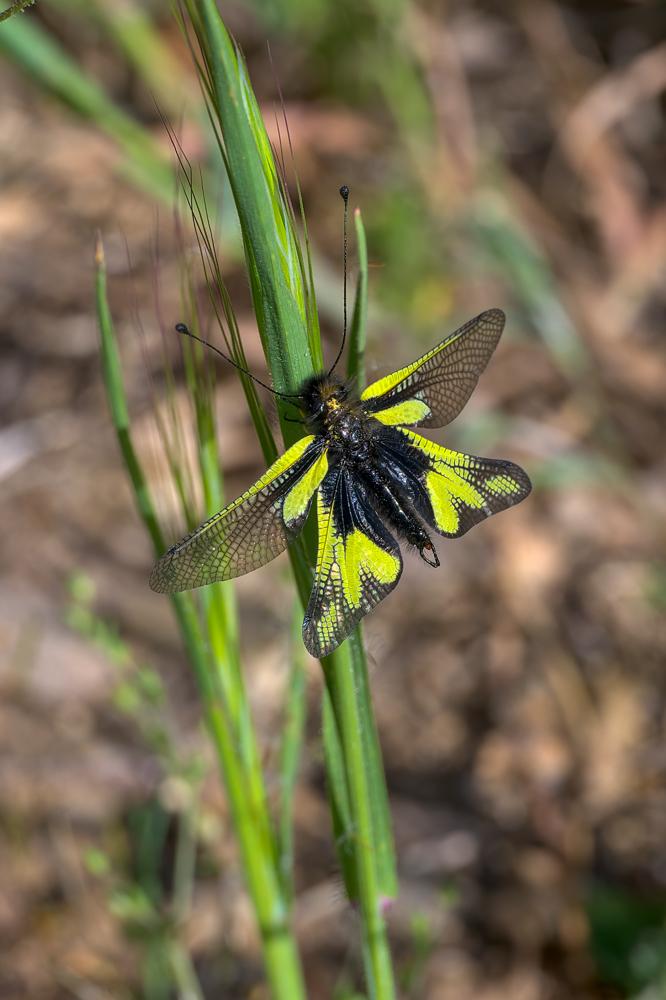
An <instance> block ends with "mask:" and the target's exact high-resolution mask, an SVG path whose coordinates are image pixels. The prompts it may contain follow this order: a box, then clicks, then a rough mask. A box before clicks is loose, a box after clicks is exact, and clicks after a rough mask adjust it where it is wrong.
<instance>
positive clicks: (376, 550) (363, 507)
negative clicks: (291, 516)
mask: <svg viewBox="0 0 666 1000" xmlns="http://www.w3.org/2000/svg"><path fill="white" fill-rule="evenodd" d="M317 523H318V528H319V546H318V553H317V569H316V574H315V581H314V586H313V589H312V594H311V596H310V601H309V603H308V607H307V610H306V612H305V620H304V622H303V642H304V643H305V647H306V649H307V650H308V651H309V652H310V653H312V655H313V656H316V657H318V658H321V657H322V656H326V655H328V653H330V652H332V651H333V650H334V649H335V648H336V646H339V645H340V643H341V642H342V641H343V640H344V639H346V638H347V636H348V635H349V633H350V632H351V631H352V629H353V628H354V626H355V625H356V624H357V622H359V621H360V620H361V618H363V617H364V615H367V614H368V612H369V611H371V610H372V609H373V608H374V607H375V606H376V605H377V604H379V602H380V601H381V600H382V599H383V598H384V597H386V595H387V594H388V593H390V591H391V590H393V588H394V587H395V585H396V583H397V582H398V580H399V579H400V574H401V572H402V559H401V557H400V549H399V547H398V543H397V542H396V540H395V538H393V537H392V535H390V534H389V532H388V531H387V530H386V528H385V527H384V525H383V524H382V522H381V520H380V519H379V517H378V516H377V514H376V513H375V511H374V510H373V508H372V506H371V505H370V502H369V499H368V495H367V492H366V490H365V487H364V486H363V485H362V484H361V483H359V482H358V481H357V480H355V479H354V477H353V476H352V475H351V474H349V473H348V472H346V471H345V470H344V469H337V470H333V471H331V472H329V474H328V476H327V478H326V480H325V481H324V483H323V484H322V487H321V489H320V491H319V493H318V496H317Z"/></svg>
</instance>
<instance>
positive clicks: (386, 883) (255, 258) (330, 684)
mask: <svg viewBox="0 0 666 1000" xmlns="http://www.w3.org/2000/svg"><path fill="white" fill-rule="evenodd" d="M184 2H185V6H186V9H187V12H188V15H189V23H190V24H191V26H192V28H193V30H194V33H195V34H196V40H197V42H198V45H199V49H200V52H201V63H200V64H199V69H200V73H201V77H202V84H203V89H204V92H205V94H206V96H207V99H208V102H209V111H210V115H211V120H212V122H213V125H214V128H215V130H216V134H217V135H218V140H219V146H220V152H221V155H222V159H223V162H224V165H225V168H226V170H227V172H228V175H229V183H230V187H231V190H232V192H233V196H234V201H235V203H236V208H237V211H238V216H239V220H240V224H241V230H242V233H243V243H244V248H245V254H246V260H247V266H248V271H249V275H250V282H251V287H252V294H253V304H254V308H255V313H256V317H257V324H258V327H259V332H260V335H261V338H262V343H263V345H264V350H265V352H266V356H267V359H268V363H269V366H270V369H271V373H272V376H273V381H274V384H275V386H276V388H277V389H278V390H280V391H286V392H294V391H296V390H297V389H298V387H299V386H300V385H301V384H302V382H303V380H304V379H305V378H307V377H308V376H310V375H312V374H313V373H314V370H315V362H319V358H318V357H316V356H315V355H317V354H318V351H313V350H312V348H311V343H310V339H309V337H308V329H310V330H311V329H312V324H311V323H310V324H309V323H308V311H307V310H308V303H310V304H311V305H312V304H313V301H314V299H313V295H314V291H313V289H312V288H308V290H307V293H306V291H305V289H306V287H308V286H307V281H308V274H307V271H306V270H305V269H304V268H303V267H302V261H303V257H302V255H300V254H299V253H298V250H297V247H296V238H295V235H294V233H293V227H292V225H291V216H290V213H289V211H288V209H287V206H286V202H285V198H284V194H283V192H282V189H281V186H280V183H279V178H278V174H277V170H276V167H275V163H274V160H273V155H272V150H271V147H270V143H269V142H268V138H267V136H266V132H265V128H264V126H263V122H262V120H261V116H260V113H259V109H258V106H257V103H256V98H255V96H254V94H253V92H252V89H251V86H250V83H249V79H248V75H247V69H246V67H245V64H244V62H243V59H242V56H241V54H240V53H239V51H238V49H237V48H236V46H235V45H234V43H233V41H232V40H231V38H230V36H229V34H228V32H227V30H226V27H225V25H224V23H223V21H222V19H221V17H220V14H219V11H218V9H217V6H216V4H215V2H214V0H184ZM195 52H196V50H195V48H194V46H193V53H195ZM361 294H362V293H361ZM364 313H365V310H364V308H363V299H362V297H361V299H360V300H359V310H358V329H357V333H358V338H357V342H358V343H359V344H362V343H363V338H364V326H365V316H364ZM361 327H363V328H362V329H361ZM315 346H316V347H317V348H318V346H319V345H315ZM358 360H359V359H358V357H357V361H358ZM279 410H280V416H281V422H282V430H283V436H284V437H285V441H286V443H287V444H289V443H291V442H292V441H293V440H295V439H296V438H297V437H299V436H300V434H301V433H302V432H299V431H297V430H295V425H294V424H293V423H288V422H287V421H285V420H284V419H283V418H284V416H285V413H284V411H283V407H282V406H279ZM290 556H291V561H292V566H293V568H294V574H295V578H296V581H297V586H298V591H299V595H300V598H301V601H302V603H303V605H305V604H306V603H307V600H308V597H309V592H310V588H311V583H312V571H311V566H312V565H313V564H314V558H315V549H314V546H313V544H312V539H309V545H308V551H307V553H303V550H302V549H301V548H300V547H297V546H294V547H292V549H291V551H290ZM323 665H324V671H325V675H326V683H327V689H328V697H329V700H330V706H331V711H330V712H329V711H328V709H327V710H326V711H327V717H326V718H327V727H326V728H327V733H328V736H329V739H330V741H331V744H332V745H333V747H334V752H333V753H332V754H330V755H327V759H330V760H331V761H333V760H335V761H336V762H338V763H339V762H340V761H342V762H343V763H342V766H336V767H335V768H334V769H332V771H331V772H329V784H333V785H334V786H335V787H334V788H333V790H332V796H331V797H332V799H333V800H334V801H336V802H337V803H339V809H338V812H337V816H336V820H335V822H336V826H337V825H338V824H340V825H341V826H342V827H346V829H344V832H343V840H344V842H345V845H347V846H349V845H351V848H352V850H351V851H346V850H345V852H343V853H342V854H341V860H342V863H343V868H344V867H345V866H347V868H348V869H349V870H348V871H345V884H346V886H347V889H348V892H350V898H352V899H353V900H356V899H359V901H360V909H361V918H362V919H361V932H362V934H361V936H362V942H363V957H364V967H365V972H366V978H367V982H368V989H369V992H370V995H371V997H373V998H377V1000H391V998H392V997H393V996H394V986H393V972H392V967H391V959H390V953H389V948H388V942H387V937H386V927H385V922H384V919H383V914H382V905H383V902H384V898H385V896H386V895H394V894H395V873H394V869H393V865H392V837H391V830H390V823H389V817H388V806H387V803H386V788H385V781H384V776H383V772H382V768H381V759H380V756H379V752H378V744H377V739H376V731H375V726H374V719H373V715H372V705H371V701H370V697H369V689H368V684H367V676H366V673H365V670H366V668H365V659H364V657H363V651H362V644H361V640H360V637H359V638H358V639H357V641H355V642H354V643H351V642H347V643H344V644H343V645H342V646H341V647H340V648H339V649H338V650H336V651H335V653H333V654H332V655H331V656H330V657H328V658H327V659H326V661H324V664H323ZM333 720H334V724H329V723H331V722H332V721H333ZM377 844H382V845H383V848H382V850H381V851H380V852H379V853H378V852H377ZM355 888H357V889H358V896H357V895H356V892H355V891H354V890H355ZM387 889H388V890H389V891H387Z"/></svg>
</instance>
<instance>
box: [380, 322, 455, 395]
mask: <svg viewBox="0 0 666 1000" xmlns="http://www.w3.org/2000/svg"><path fill="white" fill-rule="evenodd" d="M455 339H456V334H455V333H454V334H453V336H451V337H449V338H448V339H447V340H444V341H443V342H442V343H441V344H438V345H437V347H433V349H432V350H431V351H428V353H427V354H424V355H422V356H421V357H420V358H418V359H417V360H416V361H413V362H412V363H411V365H405V367H404V368H400V369H398V371H397V372H391V374H390V375H385V376H384V378H380V379H377V381H376V382H372V383H371V384H370V385H369V386H368V387H367V388H366V389H364V390H363V392H362V393H361V399H375V398H376V397H377V396H383V395H384V393H386V392H390V391H391V389H395V387H396V386H397V385H399V384H400V382H404V380H405V379H406V378H409V376H410V375H413V374H414V372H416V371H418V369H419V368H420V367H421V365H424V364H425V363H426V361H430V360H431V359H432V358H434V357H435V355H437V354H439V353H440V351H443V350H444V348H445V347H447V346H448V345H449V344H451V343H453V341H454V340H455Z"/></svg>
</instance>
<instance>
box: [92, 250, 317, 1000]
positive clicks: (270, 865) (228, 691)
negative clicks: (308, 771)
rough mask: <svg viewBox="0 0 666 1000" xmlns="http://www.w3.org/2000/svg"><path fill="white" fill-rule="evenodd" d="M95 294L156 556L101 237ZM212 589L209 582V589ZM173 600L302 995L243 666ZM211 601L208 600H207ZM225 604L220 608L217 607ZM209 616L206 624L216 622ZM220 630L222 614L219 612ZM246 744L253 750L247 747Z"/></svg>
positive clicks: (265, 921)
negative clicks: (243, 682)
mask: <svg viewBox="0 0 666 1000" xmlns="http://www.w3.org/2000/svg"><path fill="white" fill-rule="evenodd" d="M95 264H96V298H97V311H98V318H99V325H100V333H101V339H102V368H103V375H104V382H105V386H106V390H107V396H108V399H109V406H110V410H111V416H112V422H113V425H114V427H115V430H116V435H117V437H118V442H119V445H120V448H121V452H122V455H123V458H124V461H125V465H126V467H127V471H128V474H129V477H130V482H131V484H132V488H133V492H134V497H135V501H136V503H137V507H138V509H139V513H140V515H141V518H142V520H143V522H144V524H145V526H146V528H147V530H148V533H149V535H150V537H151V539H152V541H153V547H154V549H155V553H156V554H157V555H161V553H162V552H163V551H164V549H165V547H166V546H165V543H164V539H163V536H162V532H161V529H160V526H159V522H158V520H157V517H156V514H155V508H154V504H153V502H152V498H151V495H150V491H149V489H148V485H147V483H146V480H145V476H144V473H143V469H142V467H141V464H140V462H139V460H138V458H137V455H136V452H135V450H134V445H133V442H132V436H131V429H130V421H129V413H128V409H127V401H126V395H125V389H124V384H123V378H122V370H121V365H120V357H119V352H118V344H117V340H116V336H115V331H114V328H113V322H112V318H111V312H110V309H109V306H108V301H107V295H106V270H105V263H104V252H103V248H102V243H101V240H99V239H98V242H97V247H96V253H95ZM214 589H215V588H208V591H209V598H210V599H211V600H212V601H213V602H214V601H215V598H214V597H213V596H212V595H211V594H210V591H213V590H214ZM171 600H172V604H173V607H174V611H175V613H176V618H177V621H178V624H179V626H180V631H181V634H182V636H183V640H184V643H185V647H186V650H187V653H188V657H189V660H190V663H191V664H192V667H193V670H194V674H195V678H196V681H197V686H198V688H199V694H200V697H201V701H202V705H203V709H204V718H205V722H206V726H207V729H208V733H209V735H210V737H211V740H212V743H213V746H214V747H215V751H216V755H217V759H218V763H219V766H220V769H221V772H222V775H223V779H224V783H225V787H226V790H227V796H228V799H229V808H230V812H231V815H232V817H233V821H234V827H235V830H236V834H237V837H238V841H239V844H240V849H241V856H242V861H243V868H244V871H245V875H246V879H247V884H248V889H249V892H250V896H251V898H252V902H253V904H254V908H255V912H256V915H257V921H258V924H259V931H260V934H261V940H262V945H263V953H264V960H265V963H266V971H267V976H268V980H269V982H270V983H271V987H272V991H273V996H274V997H275V998H276V1000H301V998H303V997H304V996H305V993H304V987H303V979H302V974H301V969H300V963H299V959H298V954H297V951H296V945H295V942H294V939H293V936H292V933H291V930H290V927H289V923H288V905H287V902H286V900H285V898H284V895H283V893H282V889H281V885H280V879H279V874H278V871H277V864H276V850H275V845H274V843H273V839H272V836H271V823H270V818H269V816H268V813H267V809H266V798H265V794H264V791H263V778H262V775H261V772H260V769H259V762H258V753H257V752H256V749H255V748H256V744H254V742H253V741H251V740H250V738H249V726H250V722H249V708H248V706H247V700H246V698H245V692H244V689H243V688H242V686H241V687H239V686H238V684H237V683H235V682H236V681H237V679H238V676H239V674H240V671H239V670H237V663H235V662H234V658H233V656H232V657H230V656H229V655H228V653H229V647H228V643H226V642H225V637H224V635H223V633H222V632H221V631H218V632H213V634H212V635H210V636H209V638H210V639H211V640H212V641H211V645H212V647H213V651H212V655H211V652H210V649H209V644H208V642H207V641H206V639H205V638H204V636H203V635H202V633H201V628H200V620H199V616H198V614H197V609H196V607H195V604H194V601H193V599H192V597H191V595H189V594H174V595H172V598H171ZM209 607H210V605H209ZM217 610H218V611H219V610H220V606H219V605H218V606H217ZM211 617H212V616H209V617H208V620H207V624H208V625H209V626H210V625H211ZM215 622H216V628H217V629H218V630H219V629H221V627H222V626H221V624H220V619H219V617H217V616H216V618H215ZM248 746H251V747H252V749H250V750H249V751H248Z"/></svg>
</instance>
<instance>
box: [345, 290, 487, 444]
mask: <svg viewBox="0 0 666 1000" xmlns="http://www.w3.org/2000/svg"><path fill="white" fill-rule="evenodd" d="M504 319H505V316H504V313H503V312H502V310H501V309H489V310H487V311H486V312H482V313H481V314H480V315H479V316H475V318H474V319H471V320H469V322H467V323H465V324H464V326H461V327H460V329H459V330H456V332H455V333H452V334H451V335H450V336H449V337H447V338H446V340H443V341H442V342H441V344H438V345H437V347H434V348H433V349H432V350H431V351H428V353H427V354H424V355H423V357H421V358H419V359H418V360H417V361H414V362H413V364H411V365H407V367H406V368H401V369H400V370H399V371H397V372H393V373H392V374H391V375H386V376H385V377H384V378H381V379H379V380H378V381H377V382H373V383H372V384H371V385H369V386H368V387H367V389H366V390H365V391H364V392H363V394H362V395H361V399H362V400H363V401H364V403H365V408H366V411H367V412H368V413H371V414H372V415H373V416H374V417H375V418H376V419H377V420H380V421H381V422H382V423H383V424H387V425H389V426H398V425H408V426H416V425H420V426H422V427H443V426H444V424H448V423H450V422H451V421H452V420H453V419H454V417H457V415H458V414H459V413H460V411H461V410H462V408H463V407H464V405H465V403H466V402H467V400H468V399H469V397H470V396H471V394H472V392H473V390H474V387H475V385H476V383H477V382H478V380H479V376H480V375H481V373H482V372H483V370H484V369H485V367H486V365H487V364H488V361H489V360H490V356H491V355H492V353H493V351H494V350H495V348H496V347H497V342H498V340H499V338H500V336H501V334H502V330H503V328H504Z"/></svg>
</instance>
